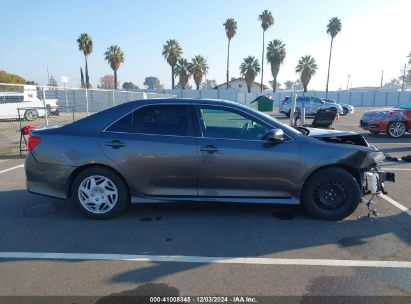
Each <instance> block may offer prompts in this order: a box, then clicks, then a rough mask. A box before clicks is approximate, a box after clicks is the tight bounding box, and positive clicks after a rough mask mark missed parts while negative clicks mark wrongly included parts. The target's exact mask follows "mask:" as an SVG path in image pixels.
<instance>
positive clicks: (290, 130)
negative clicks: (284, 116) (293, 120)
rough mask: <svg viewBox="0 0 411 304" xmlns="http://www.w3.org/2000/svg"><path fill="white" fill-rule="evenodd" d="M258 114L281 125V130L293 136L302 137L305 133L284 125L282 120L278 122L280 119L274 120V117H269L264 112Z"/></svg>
mask: <svg viewBox="0 0 411 304" xmlns="http://www.w3.org/2000/svg"><path fill="white" fill-rule="evenodd" d="M254 112H256V111H254ZM256 113H258V114H259V115H262V116H264V117H265V118H267V119H269V120H271V121H272V122H274V123H275V124H278V125H280V128H281V129H283V130H284V131H287V132H289V133H291V134H294V135H301V134H303V133H301V132H300V131H298V130H296V129H294V128H293V127H290V126H289V125H287V124H285V123H283V122H282V121H280V120H278V119H276V118H274V117H272V116H270V115H268V114H266V113H263V112H256Z"/></svg>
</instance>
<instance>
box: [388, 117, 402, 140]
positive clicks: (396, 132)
mask: <svg viewBox="0 0 411 304" xmlns="http://www.w3.org/2000/svg"><path fill="white" fill-rule="evenodd" d="M405 131H406V127H405V123H404V122H402V121H394V122H392V123H390V124H389V125H388V129H387V134H388V135H389V136H391V137H393V138H398V137H401V136H403V135H404V134H405Z"/></svg>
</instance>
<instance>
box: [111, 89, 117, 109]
mask: <svg viewBox="0 0 411 304" xmlns="http://www.w3.org/2000/svg"><path fill="white" fill-rule="evenodd" d="M112 93H113V107H114V106H115V105H116V101H115V99H114V98H115V94H114V90H113V91H112Z"/></svg>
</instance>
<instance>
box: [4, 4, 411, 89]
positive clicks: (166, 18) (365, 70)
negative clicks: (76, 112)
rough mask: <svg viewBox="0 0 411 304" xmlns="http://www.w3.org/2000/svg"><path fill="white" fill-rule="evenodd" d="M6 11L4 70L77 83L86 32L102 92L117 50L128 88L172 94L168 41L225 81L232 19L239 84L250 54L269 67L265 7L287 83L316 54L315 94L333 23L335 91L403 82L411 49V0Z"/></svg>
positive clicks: (233, 71) (321, 83) (12, 7)
mask: <svg viewBox="0 0 411 304" xmlns="http://www.w3.org/2000/svg"><path fill="white" fill-rule="evenodd" d="M0 5H1V7H2V26H1V28H0V35H1V37H2V47H1V48H0V70H6V71H8V72H11V73H16V74H20V75H22V76H23V77H25V78H26V79H29V80H34V81H37V82H39V83H40V84H44V83H46V82H47V70H46V68H47V66H48V67H49V71H50V74H52V75H53V76H54V77H55V78H56V79H57V80H58V81H60V77H61V76H62V75H66V76H68V77H69V85H71V86H78V85H79V83H80V74H79V69H80V66H84V58H83V56H82V54H81V53H80V52H79V51H78V46H77V44H76V39H77V38H78V36H79V35H80V34H81V33H83V32H87V33H89V35H90V36H91V37H92V38H93V42H94V52H93V53H92V55H91V56H90V58H89V70H90V79H91V82H92V84H93V86H94V87H95V86H96V85H97V83H98V81H99V78H100V77H102V76H103V75H105V74H111V73H112V71H111V69H110V67H109V65H108V64H107V63H106V62H105V61H104V57H103V53H104V51H105V49H106V48H107V47H108V46H110V45H112V44H118V45H119V46H120V47H121V48H122V49H123V51H124V53H125V58H126V61H125V63H124V64H123V65H122V66H121V67H120V69H119V71H118V75H119V76H118V77H119V80H120V82H121V83H122V82H124V81H132V82H134V83H135V84H137V85H139V86H140V87H143V85H142V84H143V82H144V78H145V77H146V76H156V77H159V78H160V80H161V82H162V83H163V84H164V85H165V87H166V88H168V87H170V83H171V80H170V67H169V65H168V64H167V63H166V61H165V60H164V59H163V58H162V56H161V51H162V45H163V44H164V42H165V41H166V40H167V39H170V38H175V39H177V40H178V41H179V42H180V44H181V46H182V48H183V51H184V54H183V56H184V57H186V58H188V59H191V58H192V57H193V56H194V55H197V54H201V55H203V56H204V57H206V58H207V59H208V62H209V66H210V71H209V74H208V75H207V78H208V79H215V80H216V81H217V82H218V83H222V82H224V81H225V65H226V47H227V38H226V36H225V32H224V28H223V25H222V24H223V23H224V21H225V20H226V19H227V18H229V17H232V18H234V19H236V20H237V23H238V32H237V35H236V36H235V37H234V38H233V40H232V44H231V62H230V76H232V77H238V76H239V66H240V63H241V61H242V59H243V58H244V57H247V56H248V55H253V56H256V57H257V58H258V59H259V60H260V62H261V47H262V30H261V26H260V23H259V22H258V20H257V17H258V15H259V14H260V13H261V11H262V10H264V9H269V10H271V11H272V13H273V15H274V18H275V24H274V26H273V27H271V28H270V29H269V30H268V31H267V32H266V41H267V42H268V41H270V40H273V39H276V38H280V39H282V40H283V41H284V42H285V43H286V47H287V57H286V60H285V63H284V65H283V66H282V67H281V69H280V73H279V79H278V80H279V81H280V82H285V81H286V80H289V79H290V80H295V79H296V78H297V77H298V76H297V75H296V74H295V72H294V68H295V66H296V64H297V61H298V59H299V57H301V56H303V55H306V54H310V55H312V56H314V57H315V59H316V60H317V62H318V66H319V71H318V73H317V74H316V75H315V76H314V78H313V79H312V81H311V83H310V86H309V88H311V89H324V87H325V81H326V72H327V64H328V50H329V43H330V39H329V37H328V36H327V34H326V24H327V22H328V20H329V19H330V18H331V17H334V16H338V17H339V18H340V19H341V20H342V25H343V29H342V32H341V34H340V35H338V36H337V38H336V40H335V43H334V53H333V62H332V67H331V73H332V74H331V80H330V89H338V88H340V87H343V88H344V87H345V86H346V82H347V75H348V74H350V75H352V78H351V79H352V86H353V87H354V86H362V85H379V81H380V77H381V70H384V74H385V79H386V80H387V81H388V80H389V78H392V77H397V76H398V75H399V73H400V69H401V66H403V65H404V63H405V62H406V61H407V58H406V56H407V55H408V54H409V53H410V52H411V39H410V38H409V24H407V20H408V18H409V16H408V14H409V12H410V11H411V1H409V0H373V1H372V0H361V1H358V0H345V1H340V0H333V1H324V0H322V1H320V0H312V1H297V0H294V1H293V0H291V1H274V0H270V1H266V0H260V1H244V0H237V1H234V0H225V1H217V0H209V1H187V0H181V1H177V0H176V1H166V0H151V1H131V0H117V1H102V0H100V1H96V0H88V1H78V0H73V1H51V0H49V1H46V0H37V1H23V0H14V1H7V0H0ZM5 43H7V47H5ZM264 78H265V82H267V81H268V80H271V73H270V69H269V66H268V65H266V66H265V76H264ZM258 79H259V78H258ZM191 82H192V80H191Z"/></svg>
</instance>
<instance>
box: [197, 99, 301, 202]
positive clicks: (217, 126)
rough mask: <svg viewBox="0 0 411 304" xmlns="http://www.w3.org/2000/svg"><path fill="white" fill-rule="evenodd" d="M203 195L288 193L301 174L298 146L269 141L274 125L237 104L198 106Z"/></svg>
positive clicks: (283, 195) (290, 141) (276, 195)
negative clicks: (268, 133) (268, 136)
mask: <svg viewBox="0 0 411 304" xmlns="http://www.w3.org/2000/svg"><path fill="white" fill-rule="evenodd" d="M196 113H197V115H198V121H199V127H198V129H199V131H198V132H199V133H200V134H199V136H198V137H197V149H198V154H199V182H198V183H199V188H198V195H199V196H201V197H220V198H221V197H237V198H238V197H241V198H252V197H256V198H288V197H291V196H292V193H293V192H294V190H295V186H296V185H295V181H296V179H297V178H296V177H297V176H298V174H299V146H298V143H297V141H295V140H293V139H292V138H287V139H286V140H284V142H277V143H273V142H268V141H265V140H263V137H264V135H265V134H266V133H267V132H268V131H269V130H270V129H272V128H273V127H272V126H270V125H267V124H266V123H265V122H262V121H260V120H258V119H256V118H255V117H253V116H250V115H248V114H247V113H245V112H242V111H239V110H238V109H234V108H230V107H226V106H197V107H196Z"/></svg>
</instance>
